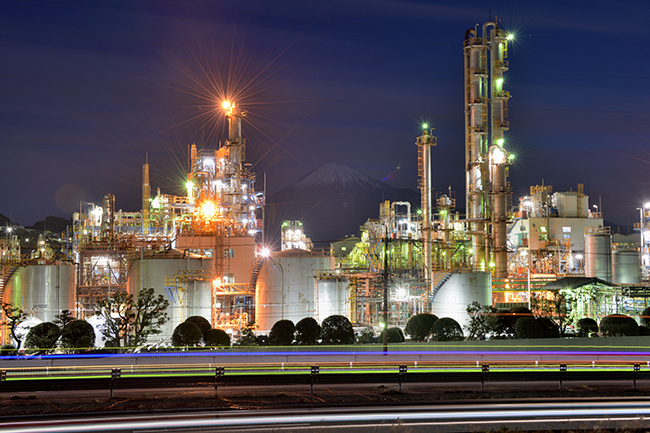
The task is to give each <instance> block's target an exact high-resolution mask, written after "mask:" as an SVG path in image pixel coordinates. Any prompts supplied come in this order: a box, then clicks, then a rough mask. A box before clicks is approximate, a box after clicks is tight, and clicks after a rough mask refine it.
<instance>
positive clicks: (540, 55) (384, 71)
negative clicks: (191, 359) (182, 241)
mask: <svg viewBox="0 0 650 433" xmlns="http://www.w3.org/2000/svg"><path fill="white" fill-rule="evenodd" d="M188 3H189V6H188ZM489 4H491V13H492V18H494V16H495V15H496V16H497V17H498V18H499V19H500V20H502V24H503V27H505V28H506V29H507V30H510V31H512V32H513V33H515V35H516V41H515V42H514V43H513V44H511V46H510V49H509V57H508V60H509V61H510V71H509V72H508V73H507V75H506V78H505V87H506V88H507V89H508V90H509V91H510V92H511V94H512V99H511V100H510V103H509V120H510V124H511V129H510V131H509V133H508V135H507V144H506V146H507V147H508V148H509V149H510V150H511V151H512V152H513V153H514V154H515V156H516V159H515V164H514V166H513V167H512V168H511V171H510V182H511V184H512V186H513V189H514V194H513V200H514V201H515V202H516V201H517V197H519V196H520V195H524V194H526V193H527V191H528V189H529V187H530V185H535V184H541V182H542V180H543V181H544V182H545V183H546V184H551V185H553V186H554V189H555V190H556V191H566V190H570V189H573V190H575V189H576V185H577V184H578V183H583V184H584V185H585V193H586V194H588V195H589V196H590V198H591V203H596V204H597V203H598V197H599V196H601V197H602V209H603V211H604V213H605V218H606V219H607V220H609V221H614V222H616V223H619V224H631V223H633V222H634V221H636V218H637V215H638V211H637V210H636V208H637V207H638V206H639V205H640V204H641V203H643V202H645V201H647V200H650V174H649V170H648V168H649V166H648V163H649V162H650V143H649V138H648V129H649V128H648V127H649V126H650V117H649V112H650V110H649V109H648V106H649V104H650V51H649V50H648V48H647V40H648V36H650V24H649V23H650V3H648V2H647V1H618V2H611V1H579V0H578V1H541V2H521V1H491V2H490V3H489ZM0 11H1V13H0V52H1V53H2V60H1V61H0V92H1V93H0V95H1V96H0V155H2V156H1V158H2V162H3V163H2V165H1V169H0V182H1V184H2V185H3V186H2V188H1V189H0V213H3V214H5V215H7V216H10V217H11V218H12V219H13V220H14V221H16V222H18V223H21V224H24V225H30V224H33V223H34V222H35V221H37V220H39V219H43V218H44V217H45V216H47V215H57V216H62V217H66V218H67V217H69V216H70V214H71V212H72V211H73V210H74V209H78V206H79V201H80V200H83V201H86V202H95V203H99V202H100V200H101V197H102V196H103V195H104V194H106V193H109V192H110V193H113V194H115V195H116V197H117V207H118V209H119V208H121V209H123V210H125V211H136V210H138V209H139V208H140V200H141V199H140V194H141V188H140V182H141V166H142V164H143V163H144V162H145V157H146V156H145V155H146V154H147V153H148V155H149V163H150V164H151V172H152V175H151V184H152V189H153V190H154V191H155V189H156V188H161V190H162V191H163V192H166V193H176V194H181V193H182V189H181V186H182V182H181V179H182V176H183V173H184V172H185V164H186V155H187V146H188V144H191V143H193V142H196V143H197V145H199V147H203V143H205V147H216V146H217V144H218V140H220V139H222V138H223V137H224V135H225V132H224V131H225V130H224V127H225V125H224V122H223V119H222V117H221V116H219V113H218V104H217V103H215V100H216V99H218V98H219V97H220V96H221V95H223V93H224V92H225V93H228V94H229V95H233V94H234V93H235V92H238V97H237V99H238V101H239V102H240V104H241V105H242V106H243V107H244V108H246V109H248V110H249V113H250V116H249V121H248V122H247V123H245V124H244V130H245V135H246V137H247V139H248V143H247V146H248V147H247V159H248V160H249V161H250V162H252V163H253V170H254V171H256V172H257V173H258V179H260V180H261V179H262V173H263V172H266V173H267V185H268V190H269V193H272V192H274V191H277V190H279V189H281V188H283V187H284V186H286V185H288V184H289V183H291V182H293V181H295V180H296V179H297V178H299V177H300V176H302V175H303V174H305V173H306V172H308V171H310V170H312V169H314V168H316V167H318V166H320V165H321V164H324V163H327V162H342V163H346V164H348V165H350V166H351V167H352V168H354V169H356V170H358V171H360V172H362V173H364V174H366V175H368V176H372V177H375V178H377V179H380V180H382V179H387V182H388V183H390V184H392V185H394V186H397V187H410V188H414V189H415V188H416V182H417V154H416V147H415V145H414V142H415V137H416V136H417V135H419V134H420V133H421V131H420V126H419V125H420V124H421V123H422V121H427V122H428V123H429V124H430V125H432V126H434V127H435V128H436V134H437V135H438V143H439V144H438V146H437V147H436V148H435V149H434V151H433V171H434V173H433V176H434V185H435V187H436V189H437V190H438V191H441V190H446V189H447V187H448V186H449V185H451V187H452V188H453V189H454V190H455V191H456V194H457V198H458V201H459V202H462V201H463V197H464V169H463V167H464V150H463V149H464V132H463V128H464V124H463V87H462V86H463V37H464V33H465V31H466V30H467V29H468V28H470V27H473V26H474V25H475V24H476V23H481V24H482V23H483V22H485V21H487V20H488V18H489V13H490V9H489V7H488V3H486V2H481V1H464V2H456V1H453V2H452V1H450V2H438V3H437V4H436V5H433V4H430V2H403V1H375V0H369V1H338V0H329V1H324V2H305V1H283V2H269V1H258V0H247V1H241V2H236V1H235V2H233V1H229V2H225V1H207V0H206V1H191V2H186V1H181V0H178V1H175V0H168V1H164V0H161V1H153V0H151V1H135V0H125V1H84V2H79V1H72V0H71V1H48V0H43V1H37V2H28V1H17V0H5V1H3V2H2V4H1V6H0ZM260 184H261V182H260ZM259 186H260V187H261V185H259ZM368 216H369V217H375V216H376V215H368Z"/></svg>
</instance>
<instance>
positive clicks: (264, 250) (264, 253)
mask: <svg viewBox="0 0 650 433" xmlns="http://www.w3.org/2000/svg"><path fill="white" fill-rule="evenodd" d="M260 255H261V256H262V257H268V256H270V255H271V250H270V249H269V247H263V248H262V249H261V250H260Z"/></svg>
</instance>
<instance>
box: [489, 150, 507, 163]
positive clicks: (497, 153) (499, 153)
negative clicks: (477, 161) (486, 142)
mask: <svg viewBox="0 0 650 433" xmlns="http://www.w3.org/2000/svg"><path fill="white" fill-rule="evenodd" d="M505 161H506V153H505V152H504V151H503V150H502V149H499V148H498V147H497V148H495V149H494V150H493V151H492V163H494V164H503V163H504V162H505Z"/></svg>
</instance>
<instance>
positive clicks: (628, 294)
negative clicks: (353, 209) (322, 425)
mask: <svg viewBox="0 0 650 433" xmlns="http://www.w3.org/2000/svg"><path fill="white" fill-rule="evenodd" d="M511 38H512V34H510V33H508V32H507V31H505V30H504V29H502V28H501V27H500V26H499V24H498V23H497V22H493V21H490V22H486V23H485V24H483V25H482V26H478V25H477V26H476V27H474V28H471V29H469V30H467V32H466V33H465V39H464V119H465V137H464V145H463V147H464V149H463V150H461V145H460V143H454V144H451V143H444V145H445V146H455V147H456V148H457V149H458V152H464V155H465V166H464V170H465V181H466V183H465V190H464V192H462V193H461V194H458V195H459V196H464V200H465V202H464V204H460V205H459V204H458V203H457V202H456V195H457V194H456V192H455V191H453V190H452V189H451V188H450V189H449V190H448V191H443V192H440V191H438V192H435V191H434V188H433V186H432V173H433V172H435V171H436V168H437V166H438V164H445V162H444V161H440V160H438V159H436V158H435V151H436V146H437V145H438V143H437V138H436V136H435V131H434V129H433V128H431V127H430V126H428V125H423V127H422V133H421V135H419V136H417V137H413V138H414V143H413V142H412V143H403V144H401V146H402V147H401V148H400V152H401V153H402V154H404V155H412V156H411V157H412V158H413V159H417V163H418V174H419V180H418V184H417V188H418V190H419V193H420V201H419V202H416V203H413V202H412V201H408V200H407V199H404V200H395V201H390V200H385V201H381V202H377V203H376V209H377V213H376V214H375V215H368V219H367V221H366V222H365V223H364V224H363V225H362V226H361V227H360V236H358V237H357V236H346V235H348V234H346V233H341V234H340V236H341V239H340V240H338V241H335V242H332V243H331V244H330V245H329V246H328V247H321V246H314V244H313V243H312V241H311V240H310V233H309V231H310V227H308V226H303V222H302V221H300V220H295V219H292V220H286V221H283V222H281V223H280V225H279V227H270V226H269V223H268V222H267V219H266V218H265V210H266V209H265V207H266V197H265V195H266V194H265V191H266V189H265V185H264V182H262V181H260V179H258V178H257V177H256V173H254V172H253V171H252V168H251V164H250V163H249V162H247V159H246V147H247V146H248V145H252V146H254V145H255V143H250V144H248V143H247V142H246V139H245V138H244V135H243V133H242V131H243V130H244V131H245V129H246V126H247V112H246V111H244V110H242V109H241V108H240V105H239V104H238V101H219V104H220V106H221V110H222V116H224V117H225V119H227V122H228V136H227V137H225V138H224V141H223V143H222V144H218V145H217V144H214V145H213V146H212V148H199V147H198V146H197V145H196V144H190V145H189V146H188V151H187V173H186V174H187V177H186V179H185V181H186V184H185V188H184V189H185V191H186V193H185V194H183V195H171V194H166V193H165V192H164V191H161V190H160V189H159V188H157V187H156V186H155V185H151V184H150V176H149V171H150V167H149V163H148V162H147V161H146V160H145V161H144V164H143V165H142V209H140V210H136V211H122V210H117V209H116V206H115V201H116V198H115V197H114V196H113V195H112V194H110V193H107V194H106V195H105V196H104V198H103V200H102V202H101V203H81V204H80V207H79V211H78V212H75V213H74V214H73V215H72V226H71V227H69V229H68V230H67V232H65V233H63V234H62V238H63V239H64V243H65V248H64V254H63V257H62V256H61V255H55V251H54V249H53V248H51V247H50V246H49V245H48V240H47V239H46V238H45V237H42V241H41V242H42V243H41V244H39V248H38V249H36V250H35V251H34V252H32V253H31V255H29V257H27V256H25V255H24V254H22V253H21V248H20V238H19V237H18V236H16V235H14V234H12V233H7V236H6V237H5V238H3V239H0V254H1V256H0V260H1V265H2V274H1V275H0V299H2V300H3V302H5V303H10V304H13V305H16V306H19V307H20V308H21V309H23V310H24V311H25V312H27V313H28V316H29V318H28V320H27V321H26V322H25V323H26V324H28V325H29V326H34V325H36V324H38V323H41V322H48V321H52V320H54V318H55V316H56V315H58V314H59V313H60V312H61V311H62V310H69V311H71V312H73V315H74V316H75V317H76V318H79V319H85V320H87V321H88V322H89V323H91V324H93V326H95V327H96V329H97V327H100V326H101V323H99V322H98V318H97V317H96V316H95V311H96V307H97V305H98V302H100V301H101V300H103V299H106V298H110V297H112V296H113V295H114V294H116V293H118V292H123V291H126V292H128V293H131V294H134V295H137V294H138V293H139V292H140V291H141V290H143V289H144V288H153V289H154V290H155V292H156V294H161V295H163V296H164V297H165V298H166V299H167V300H168V301H169V307H168V311H167V312H168V315H169V318H170V320H169V321H168V323H166V324H165V325H164V326H165V328H164V329H163V330H162V333H161V334H159V335H156V337H155V339H156V342H158V341H160V342H168V341H169V340H170V337H171V334H172V332H173V330H174V329H175V327H176V326H178V325H179V324H181V323H183V322H184V321H185V320H186V319H187V318H188V317H192V316H202V317H204V318H205V319H207V320H208V321H210V323H211V325H212V326H213V327H214V328H220V329H223V330H226V332H228V333H229V334H231V335H235V336H238V335H239V334H240V333H241V330H242V329H243V328H246V327H253V328H254V329H255V330H256V331H259V332H261V333H268V331H269V330H270V329H271V327H272V326H273V324H274V323H276V322H277V321H279V320H283V319H287V320H292V321H293V322H297V321H299V320H301V319H303V318H305V317H313V318H315V319H316V320H318V321H319V322H321V321H322V320H323V319H325V318H327V317H329V316H332V315H343V316H346V317H347V318H348V319H349V320H350V321H351V322H352V324H353V325H355V326H356V327H372V328H375V329H381V328H383V327H387V326H389V327H393V326H396V327H404V325H405V323H406V321H407V320H408V319H409V317H411V316H413V315H414V314H418V313H433V314H435V315H437V316H439V317H451V318H453V319H455V320H456V321H457V322H458V323H460V324H461V325H464V324H466V323H467V321H468V314H467V306H468V305H469V304H472V303H473V302H477V303H479V304H481V305H493V306H495V307H497V308H504V309H505V308H512V307H515V306H525V307H527V308H531V302H532V301H533V299H534V300H535V302H537V303H538V304H539V303H542V304H543V303H544V302H547V303H552V302H553V300H554V299H553V297H554V296H556V295H557V293H558V290H561V291H565V292H567V293H572V294H573V295H572V296H573V298H574V309H573V311H571V314H572V317H573V318H575V319H576V320H577V319H579V318H583V317H591V318H596V319H600V318H602V317H605V316H607V315H610V314H628V315H638V314H639V313H640V312H641V311H642V310H643V309H645V308H646V307H647V306H648V296H649V295H650V291H648V285H647V281H648V279H649V278H650V231H649V229H650V203H649V204H648V205H640V207H639V209H638V210H639V222H638V223H637V224H635V229H636V230H635V233H634V234H628V235H621V234H617V233H612V232H611V230H610V228H609V227H607V226H606V225H605V223H604V220H603V215H602V212H601V206H600V204H599V203H596V202H595V201H594V200H591V201H590V196H589V195H588V194H587V191H585V190H584V187H583V185H582V184H581V183H580V179H576V188H575V190H571V191H554V190H553V187H552V185H549V184H541V185H528V186H526V187H527V188H529V190H530V193H529V194H528V195H526V196H523V197H513V193H512V187H511V185H510V182H509V180H508V174H509V173H508V172H509V169H510V168H511V166H512V163H513V161H514V159H515V155H513V154H512V153H510V151H509V150H508V149H509V142H508V130H509V128H510V123H509V121H508V101H509V99H510V93H509V92H508V91H507V90H506V88H507V71H508V68H509V63H508V45H509V41H510V40H511ZM459 79H460V77H459ZM459 97H460V96H459ZM461 115H463V113H458V116H461ZM442 144H443V143H441V145H442ZM215 147H216V149H215ZM549 178H550V177H549ZM414 187H415V185H414ZM588 193H589V194H592V197H594V196H596V195H597V194H598V191H588ZM457 205H459V206H457ZM462 209H464V211H461V210H462ZM276 232H279V233H280V239H279V240H277V241H275V239H273V237H272V236H271V235H270V233H276ZM344 236H345V237H344ZM584 288H587V289H588V290H581V289H584ZM2 323H3V325H4V324H6V321H5V320H4V318H3V322H2ZM10 340H11V336H10V333H9V332H8V329H7V327H6V326H3V329H2V343H5V342H9V341H10Z"/></svg>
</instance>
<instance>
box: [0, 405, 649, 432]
mask: <svg viewBox="0 0 650 433" xmlns="http://www.w3.org/2000/svg"><path fill="white" fill-rule="evenodd" d="M648 418H650V400H648V399H631V400H625V401H579V402H526V401H523V402H521V403H519V402H517V403H507V404H504V403H476V404H447V405H443V404H438V405H409V406H398V405H382V406H372V407H367V406H359V407H347V408H330V409H323V408H317V409H293V410H289V409H285V410H258V411H251V410H239V411H233V410H225V411H204V412H178V413H165V414H160V413H159V414H148V415H134V416H92V417H89V416H82V417H76V418H69V419H61V418H59V419H55V420H43V421H22V422H12V423H0V433H2V432H24V433H27V432H34V433H35V432H42V433H48V432H103V431H115V432H141V433H144V432H150V433H153V432H163V431H164V432H168V433H169V432H198V431H200V432H203V433H205V432H222V433H225V432H241V431H248V432H257V431H260V432H262V431H264V432H268V431H292V432H311V431H314V430H326V431H328V432H332V433H339V432H340V433H352V432H356V431H359V432H361V431H368V430H371V431H373V432H392V433H396V432H409V433H412V432H425V431H426V432H430V431H431V430H432V428H435V431H437V432H474V431H481V430H488V431H489V430H499V429H501V427H504V426H505V427H507V428H509V429H511V430H515V429H519V430H520V431H532V430H563V429H564V430H566V429H573V430H576V429H589V428H597V429H605V428H611V429H614V428H627V429H642V428H643V429H645V428H646V426H647V425H648V424H649V423H648V422H647V421H646V420H647V419H648Z"/></svg>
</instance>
